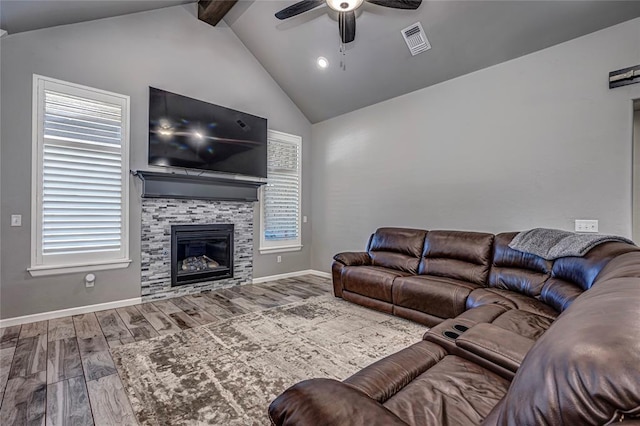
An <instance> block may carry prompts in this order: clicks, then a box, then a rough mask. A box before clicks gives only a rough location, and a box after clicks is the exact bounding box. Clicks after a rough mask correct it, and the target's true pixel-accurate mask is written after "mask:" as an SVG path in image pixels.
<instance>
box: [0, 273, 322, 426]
mask: <svg viewBox="0 0 640 426" xmlns="http://www.w3.org/2000/svg"><path fill="white" fill-rule="evenodd" d="M325 294H331V281H330V280H329V279H326V278H320V277H317V276H313V275H305V276H302V277H296V278H286V279H281V280H277V281H270V282H267V283H262V284H255V285H244V286H238V287H231V288H226V289H221V290H216V291H212V292H209V293H203V294H195V295H189V296H183V297H178V298H174V299H166V300H160V301H155V302H149V303H143V304H140V305H134V306H127V307H123V308H118V309H109V310H105V311H99V312H92V313H88V314H82V315H74V316H72V317H64V318H57V319H54V320H50V321H39V322H35V323H31V324H23V325H22V326H19V325H18V326H13V327H5V328H1V329H0V401H1V402H0V424H1V425H2V426H9V425H26V424H29V425H43V426H44V425H46V426H59V425H74V426H84V425H105V426H106V425H127V426H128V425H136V424H137V422H136V420H135V417H134V414H133V410H132V409H131V405H130V403H129V400H128V398H127V395H126V393H125V392H124V389H123V387H122V382H121V381H120V377H119V376H118V372H117V370H116V368H115V365H114V362H113V359H112V357H111V352H110V351H109V348H112V347H115V346H119V345H126V344H129V343H133V342H135V341H139V340H144V339H149V338H152V337H155V336H159V335H164V334H170V333H176V332H179V331H181V330H184V329H187V328H192V327H198V326H201V325H205V324H210V323H213V322H216V321H221V320H223V319H226V318H233V317H236V316H239V315H242V314H245V313H248V312H255V311H260V310H265V309H269V308H273V307H276V306H282V305H286V304H288V303H293V302H296V301H300V300H304V299H307V298H309V297H313V296H320V295H325ZM265 410H266V407H265Z"/></svg>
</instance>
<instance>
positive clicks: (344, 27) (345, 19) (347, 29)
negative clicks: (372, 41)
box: [338, 10, 356, 43]
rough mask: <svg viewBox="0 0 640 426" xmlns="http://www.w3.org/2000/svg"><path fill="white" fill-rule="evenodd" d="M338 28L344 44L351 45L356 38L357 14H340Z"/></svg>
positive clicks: (352, 12)
mask: <svg viewBox="0 0 640 426" xmlns="http://www.w3.org/2000/svg"><path fill="white" fill-rule="evenodd" d="M338 28H339V29H340V38H341V39H342V42H343V43H351V42H352V41H353V40H355V38H356V12H354V11H353V10H352V11H351V12H340V13H339V14H338Z"/></svg>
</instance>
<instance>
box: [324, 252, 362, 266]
mask: <svg viewBox="0 0 640 426" xmlns="http://www.w3.org/2000/svg"><path fill="white" fill-rule="evenodd" d="M333 260H335V261H337V262H340V263H342V264H343V265H344V266H363V265H371V257H370V256H369V253H367V252H364V251H363V252H353V251H346V252H344V253H338V254H336V255H335V256H333Z"/></svg>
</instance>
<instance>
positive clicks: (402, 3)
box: [276, 0, 422, 44]
mask: <svg viewBox="0 0 640 426" xmlns="http://www.w3.org/2000/svg"><path fill="white" fill-rule="evenodd" d="M365 1H366V2H368V3H372V4H375V5H378V6H382V7H389V8H391V9H405V10H416V9H417V8H419V7H420V5H421V4H422V0H302V1H299V2H297V3H294V4H292V5H291V6H289V7H285V8H284V9H282V10H280V11H279V12H277V13H276V18H278V19H281V20H282V19H288V18H293V17H294V16H297V15H300V14H301V13H304V12H308V11H310V10H312V9H315V8H316V7H319V6H322V5H324V4H326V5H327V6H329V8H331V9H333V10H335V11H337V12H338V28H339V31H340V40H341V42H342V43H343V44H346V43H351V42H352V41H353V40H355V38H356V15H355V10H356V9H357V8H359V7H360V6H362V4H363V3H364V2H365Z"/></svg>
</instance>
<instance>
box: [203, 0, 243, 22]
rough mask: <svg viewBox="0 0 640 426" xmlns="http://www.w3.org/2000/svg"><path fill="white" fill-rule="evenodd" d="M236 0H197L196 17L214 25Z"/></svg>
mask: <svg viewBox="0 0 640 426" xmlns="http://www.w3.org/2000/svg"><path fill="white" fill-rule="evenodd" d="M237 1H238V0H198V19H199V20H201V21H204V22H206V23H207V24H209V25H212V26H214V27H215V26H216V25H217V24H218V22H220V20H221V19H222V18H223V17H224V15H226V14H227V12H228V11H229V10H231V8H232V7H233V5H234V4H236V3H237Z"/></svg>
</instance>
